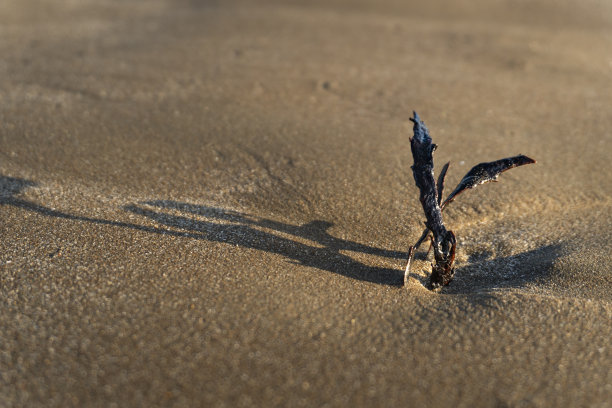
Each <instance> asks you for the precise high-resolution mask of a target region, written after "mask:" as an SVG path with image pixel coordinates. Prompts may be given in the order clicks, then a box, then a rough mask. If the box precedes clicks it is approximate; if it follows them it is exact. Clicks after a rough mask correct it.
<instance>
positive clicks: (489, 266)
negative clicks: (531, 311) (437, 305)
mask: <svg viewBox="0 0 612 408" xmlns="http://www.w3.org/2000/svg"><path fill="white" fill-rule="evenodd" d="M562 249H563V246H562V245H561V244H555V245H546V246H543V247H540V248H537V249H534V250H531V251H527V252H522V253H520V254H516V255H512V256H508V257H501V258H495V259H482V260H479V261H476V262H472V263H470V264H468V265H466V266H463V267H460V268H458V269H457V271H456V272H455V279H454V280H453V282H452V283H451V284H450V285H449V286H447V287H445V288H444V289H443V290H442V293H445V294H474V293H487V292H492V291H494V290H498V289H509V288H520V287H524V286H526V285H528V284H530V283H537V282H539V281H544V280H548V279H549V275H550V273H551V271H552V267H553V264H554V262H555V260H556V259H557V258H559V256H561V254H562ZM470 259H481V257H470Z"/></svg>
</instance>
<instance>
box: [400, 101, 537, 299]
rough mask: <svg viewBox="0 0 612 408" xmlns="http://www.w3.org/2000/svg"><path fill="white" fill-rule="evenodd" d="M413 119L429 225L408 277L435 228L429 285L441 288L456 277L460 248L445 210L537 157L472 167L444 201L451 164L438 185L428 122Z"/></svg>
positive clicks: (415, 153) (413, 143)
mask: <svg viewBox="0 0 612 408" xmlns="http://www.w3.org/2000/svg"><path fill="white" fill-rule="evenodd" d="M410 120H411V121H412V122H414V127H413V132H414V136H413V137H412V138H411V139H410V148H411V150H412V157H413V159H414V165H413V166H412V175H413V176H414V181H415V182H416V185H417V187H418V188H419V191H420V200H421V205H422V206H423V211H424V212H425V218H426V222H425V226H426V228H425V230H424V231H423V233H422V234H421V236H420V237H419V239H418V240H417V242H416V243H415V244H414V245H413V246H411V247H410V249H409V251H408V263H407V265H406V272H405V280H407V279H408V276H409V274H410V264H411V262H412V257H413V256H414V253H415V251H416V250H417V249H418V247H419V246H420V245H421V243H423V241H424V240H425V239H426V238H427V237H428V236H429V232H430V231H431V232H432V233H433V237H432V239H431V243H432V247H433V249H434V260H435V263H433V264H432V272H431V276H430V283H429V288H430V289H438V288H441V287H442V286H446V285H448V284H449V283H450V282H451V280H452V279H453V276H454V268H453V262H454V260H455V250H456V239H455V235H454V234H453V232H452V231H449V230H447V229H446V227H445V226H444V222H443V220H442V211H444V209H445V208H446V206H447V205H448V204H450V203H451V202H452V201H453V200H454V199H455V197H456V196H457V195H459V194H461V193H462V192H463V191H465V190H467V189H471V188H474V187H476V186H477V185H480V184H484V183H487V182H489V181H497V177H498V176H499V175H500V174H501V173H503V172H504V171H506V170H509V169H511V168H514V167H518V166H522V165H525V164H530V163H535V160H533V159H531V158H529V157H527V156H524V155H522V154H521V155H518V156H514V157H508V158H505V159H501V160H496V161H493V162H487V163H480V164H477V165H476V166H474V167H472V169H471V170H470V171H469V172H468V173H467V174H466V175H465V176H464V177H463V179H461V181H460V182H459V184H458V185H457V187H455V189H454V190H453V191H452V192H451V193H450V194H449V195H448V197H447V198H446V200H444V202H442V193H443V192H444V179H445V177H446V172H447V170H448V166H449V163H446V164H445V165H444V167H443V168H442V171H441V172H440V175H439V176H438V182H437V184H436V183H434V172H433V167H434V165H433V152H434V151H435V150H436V148H437V145H435V144H434V143H433V142H432V140H431V137H430V136H429V131H428V130H427V127H426V126H425V123H423V121H421V119H420V118H419V115H417V113H416V112H414V118H410ZM440 203H442V204H440Z"/></svg>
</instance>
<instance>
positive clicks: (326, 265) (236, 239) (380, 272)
mask: <svg viewBox="0 0 612 408" xmlns="http://www.w3.org/2000/svg"><path fill="white" fill-rule="evenodd" d="M145 206H147V207H154V208H161V209H164V210H175V211H176V210H178V211H181V212H184V213H187V214H188V215H190V216H184V215H175V214H169V213H165V212H161V211H154V210H152V209H151V208H147V207H145ZM124 209H125V210H126V211H129V212H132V213H134V214H138V215H141V216H144V217H147V218H149V219H152V220H154V221H155V222H157V223H158V224H162V225H165V226H168V227H172V228H179V229H182V230H185V231H189V232H190V233H192V234H196V235H197V237H198V238H199V239H204V240H208V241H211V242H222V243H228V244H232V245H238V246H240V247H243V248H249V249H256V250H260V251H265V252H269V253H275V254H278V255H282V256H284V257H286V258H289V259H290V260H291V261H292V262H293V263H296V264H299V265H304V266H310V267H314V268H317V269H321V270H325V271H329V272H334V273H337V274H340V275H342V276H346V277H349V278H353V279H358V280H363V281H367V282H373V283H379V284H385V285H393V286H401V285H402V283H403V276H402V274H401V271H399V270H396V269H392V268H382V267H374V266H368V265H365V264H363V263H361V262H359V261H356V260H354V259H352V258H351V257H349V256H347V255H344V254H341V253H340V252H339V251H340V250H351V251H359V252H363V253H366V254H374V255H379V256H388V257H401V256H402V255H403V253H402V252H396V251H386V250H382V249H379V248H375V247H371V246H367V245H362V244H359V243H356V242H352V241H347V240H343V239H339V238H336V237H334V236H332V235H330V234H329V233H328V232H327V230H328V229H329V228H330V227H331V226H332V225H333V224H331V223H329V222H327V221H321V220H315V221H311V222H309V223H306V224H303V225H291V224H285V223H281V222H278V221H273V220H269V219H264V218H255V217H250V216H248V215H246V214H242V213H238V212H235V211H227V210H223V209H219V208H214V207H207V206H202V205H195V204H188V203H179V202H175V201H147V202H143V203H140V205H128V206H125V207H124ZM193 215H198V216H203V217H206V218H209V219H212V220H214V221H210V220H201V219H196V218H193ZM259 228H266V229H270V230H274V231H276V232H281V233H284V234H288V235H292V236H294V237H300V238H304V239H308V240H310V241H313V242H316V243H317V244H319V245H321V246H315V245H309V244H305V243H302V242H298V241H295V240H293V239H289V238H285V237H283V236H280V235H276V234H274V233H270V232H267V231H264V230H261V229H259Z"/></svg>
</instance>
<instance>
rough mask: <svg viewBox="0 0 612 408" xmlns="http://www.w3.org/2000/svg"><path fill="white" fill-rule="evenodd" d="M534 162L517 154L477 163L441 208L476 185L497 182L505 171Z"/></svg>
mask: <svg viewBox="0 0 612 408" xmlns="http://www.w3.org/2000/svg"><path fill="white" fill-rule="evenodd" d="M535 162H536V161H535V160H533V159H532V158H529V157H527V156H524V155H522V154H519V155H518V156H513V157H506V158H505V159H500V160H496V161H492V162H487V163H479V164H477V165H476V166H474V167H472V168H471V170H470V171H468V172H467V174H466V175H465V176H464V177H463V178H462V179H461V181H460V182H459V184H458V185H457V187H455V189H454V190H453V191H452V193H450V194H449V195H448V197H446V200H444V203H442V205H441V207H442V208H444V207H446V206H447V205H448V204H449V203H451V202H452V201H453V200H454V199H455V197H456V196H458V195H459V194H461V193H462V192H464V191H465V190H467V189H470V188H474V187H476V186H477V185H480V184H484V183H488V182H490V181H497V178H498V177H499V175H500V174H501V173H503V172H504V171H506V170H510V169H512V168H514V167H518V166H523V165H525V164H531V163H535Z"/></svg>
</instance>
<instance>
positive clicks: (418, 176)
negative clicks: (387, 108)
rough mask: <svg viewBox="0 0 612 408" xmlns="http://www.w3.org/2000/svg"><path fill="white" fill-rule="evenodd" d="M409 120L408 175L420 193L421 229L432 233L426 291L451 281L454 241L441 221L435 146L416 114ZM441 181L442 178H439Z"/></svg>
mask: <svg viewBox="0 0 612 408" xmlns="http://www.w3.org/2000/svg"><path fill="white" fill-rule="evenodd" d="M410 120H411V121H412V122H414V126H413V131H414V136H413V137H412V138H411V139H410V149H411V150H412V158H413V159H414V164H413V165H412V175H413V176H414V181H415V183H416V185H417V187H418V188H419V190H420V197H419V198H420V200H421V205H422V206H423V211H424V212H425V218H426V221H425V225H426V226H427V229H429V230H430V231H431V232H432V233H433V238H432V246H433V249H434V260H435V263H433V264H432V271H431V279H430V287H431V289H435V288H438V287H442V286H444V285H448V283H449V282H450V281H451V280H452V279H453V275H454V269H453V262H454V260H455V247H456V240H455V234H453V232H452V231H449V230H447V229H446V227H445V226H444V222H443V221H442V210H441V208H440V204H439V202H440V201H439V199H438V188H437V187H436V183H435V181H434V171H433V167H434V164H433V152H434V150H436V147H437V146H436V145H435V144H434V143H433V142H432V140H431V137H430V136H429V131H428V130H427V127H426V126H425V124H424V123H423V122H422V121H421V119H420V118H419V115H418V114H417V113H416V112H414V118H410ZM444 173H445V172H444ZM443 179H444V177H442V178H441V180H443ZM441 190H442V189H441V188H440V191H441ZM411 252H413V251H411ZM407 270H408V268H407Z"/></svg>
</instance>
